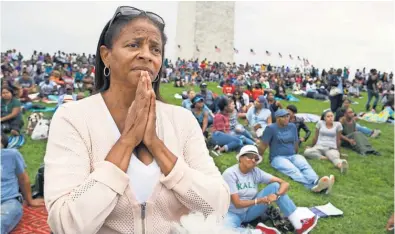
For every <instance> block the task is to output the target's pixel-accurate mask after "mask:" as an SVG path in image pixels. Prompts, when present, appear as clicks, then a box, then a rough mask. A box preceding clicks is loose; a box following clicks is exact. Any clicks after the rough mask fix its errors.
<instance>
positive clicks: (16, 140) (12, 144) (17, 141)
mask: <svg viewBox="0 0 395 234" xmlns="http://www.w3.org/2000/svg"><path fill="white" fill-rule="evenodd" d="M24 143H25V137H24V136H23V135H19V136H9V137H8V147H7V148H9V149H18V148H20V147H22V145H23V144H24Z"/></svg>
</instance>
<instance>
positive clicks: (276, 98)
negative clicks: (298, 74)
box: [274, 94, 299, 102]
mask: <svg viewBox="0 0 395 234" xmlns="http://www.w3.org/2000/svg"><path fill="white" fill-rule="evenodd" d="M274 99H275V100H276V101H282V100H284V99H282V98H278V97H275V98H274ZM287 99H288V101H289V102H299V99H298V98H296V97H295V96H294V95H292V94H288V95H287Z"/></svg>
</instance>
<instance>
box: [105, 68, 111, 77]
mask: <svg viewBox="0 0 395 234" xmlns="http://www.w3.org/2000/svg"><path fill="white" fill-rule="evenodd" d="M106 68H107V70H106ZM106 71H108V72H106ZM106 73H107V74H106ZM103 74H104V76H105V77H109V76H110V74H111V70H110V68H108V67H106V66H104V69H103Z"/></svg>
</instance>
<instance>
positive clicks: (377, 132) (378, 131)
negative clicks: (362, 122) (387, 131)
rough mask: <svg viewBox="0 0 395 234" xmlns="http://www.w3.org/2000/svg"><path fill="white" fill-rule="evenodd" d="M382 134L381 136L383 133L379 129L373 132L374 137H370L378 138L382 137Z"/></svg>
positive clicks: (372, 136)
mask: <svg viewBox="0 0 395 234" xmlns="http://www.w3.org/2000/svg"><path fill="white" fill-rule="evenodd" d="M380 134H381V131H380V130H378V129H375V130H373V133H372V135H370V137H371V138H376V137H378V136H380Z"/></svg>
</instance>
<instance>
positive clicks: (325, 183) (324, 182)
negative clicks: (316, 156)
mask: <svg viewBox="0 0 395 234" xmlns="http://www.w3.org/2000/svg"><path fill="white" fill-rule="evenodd" d="M328 187H329V177H328V176H323V177H321V179H320V180H319V181H318V183H317V185H316V186H314V187H313V188H312V189H311V191H313V192H316V193H319V192H321V191H322V190H324V189H327V188H328Z"/></svg>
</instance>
